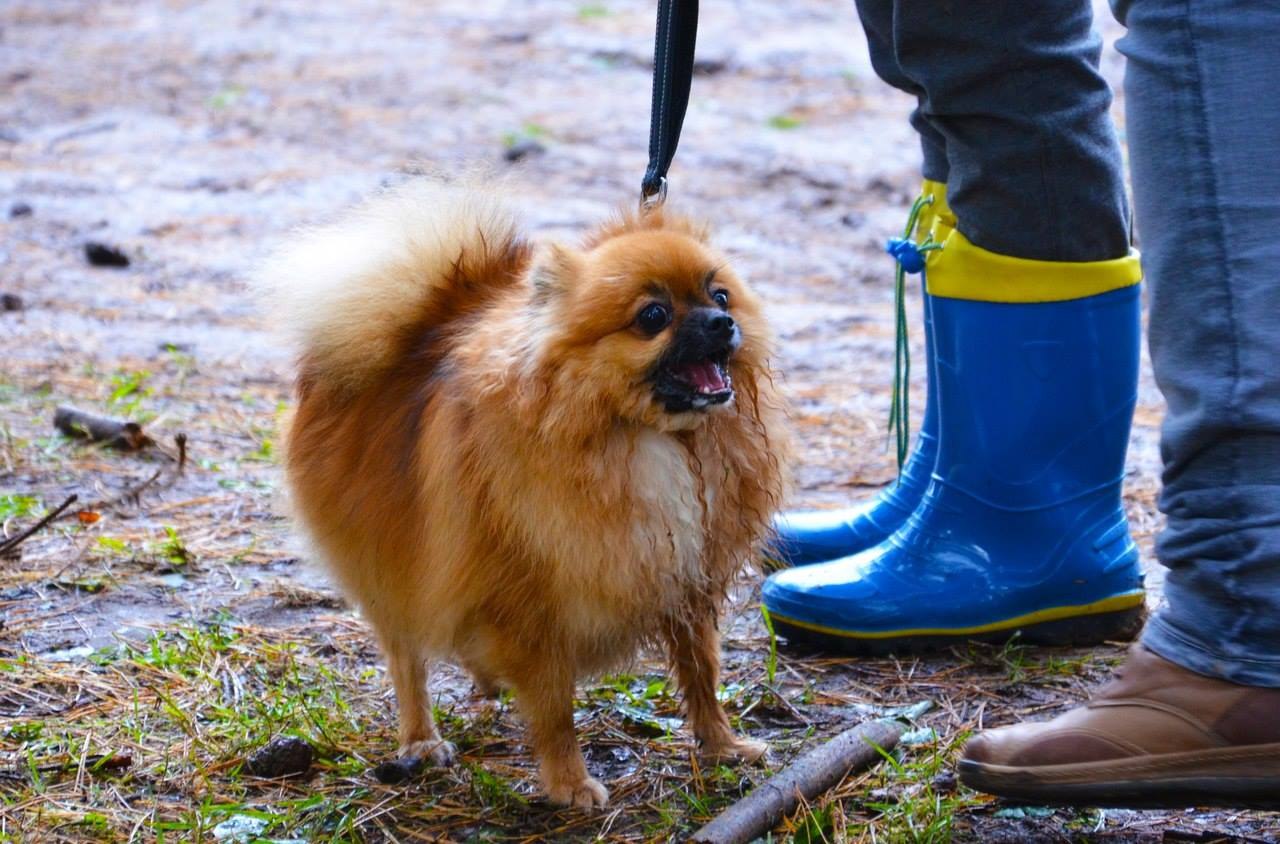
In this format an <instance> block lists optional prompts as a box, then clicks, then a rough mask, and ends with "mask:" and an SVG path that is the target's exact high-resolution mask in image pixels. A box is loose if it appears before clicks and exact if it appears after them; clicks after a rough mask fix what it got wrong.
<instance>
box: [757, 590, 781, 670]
mask: <svg viewBox="0 0 1280 844" xmlns="http://www.w3.org/2000/svg"><path fill="white" fill-rule="evenodd" d="M760 617H761V618H763V619H764V629H765V630H768V631H769V656H768V657H767V658H766V659H765V662H764V676H765V679H766V680H767V681H768V682H769V685H770V686H772V685H773V683H774V679H775V678H776V677H777V675H778V634H777V633H775V632H773V619H772V618H770V617H769V609H768V608H767V607H766V606H765V605H764V604H761V605H760Z"/></svg>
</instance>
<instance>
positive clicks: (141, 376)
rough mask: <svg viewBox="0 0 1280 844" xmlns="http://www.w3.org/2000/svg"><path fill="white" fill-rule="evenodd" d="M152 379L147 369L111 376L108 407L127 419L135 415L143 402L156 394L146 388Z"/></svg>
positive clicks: (118, 372)
mask: <svg viewBox="0 0 1280 844" xmlns="http://www.w3.org/2000/svg"><path fill="white" fill-rule="evenodd" d="M150 378H151V373H150V372H147V371H146V370H145V369H138V370H135V371H133V372H130V371H128V370H123V369H122V370H119V371H117V372H116V373H115V374H113V375H112V376H111V392H110V393H109V394H108V395H107V405H108V406H109V407H111V408H112V409H113V410H115V411H117V412H119V413H121V414H123V415H125V416H127V417H131V416H133V415H135V414H136V413H137V412H138V408H139V407H140V406H141V404H142V402H143V401H144V400H145V399H147V398H149V397H150V396H151V395H152V393H154V390H153V389H152V388H151V387H148V386H146V383H147V380H148V379H150Z"/></svg>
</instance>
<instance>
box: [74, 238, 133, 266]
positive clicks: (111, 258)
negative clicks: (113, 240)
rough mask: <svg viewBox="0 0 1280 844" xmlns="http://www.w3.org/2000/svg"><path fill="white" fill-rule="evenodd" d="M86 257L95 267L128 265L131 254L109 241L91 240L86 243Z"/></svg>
mask: <svg viewBox="0 0 1280 844" xmlns="http://www.w3.org/2000/svg"><path fill="white" fill-rule="evenodd" d="M84 257H85V260H87V261H88V262H89V263H90V264H92V265H93V266H95V267H127V266H129V256H128V255H126V254H124V252H122V251H120V250H119V249H118V248H117V247H115V246H112V245H110V244H108V243H99V242H98V241H96V240H91V241H89V242H88V243H86V244H85V245H84Z"/></svg>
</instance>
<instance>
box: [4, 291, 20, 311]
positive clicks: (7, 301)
mask: <svg viewBox="0 0 1280 844" xmlns="http://www.w3.org/2000/svg"><path fill="white" fill-rule="evenodd" d="M25 307H26V303H25V302H23V301H22V297H21V296H19V295H18V294H17V293H0V311H20V310H22V309H23V308H25Z"/></svg>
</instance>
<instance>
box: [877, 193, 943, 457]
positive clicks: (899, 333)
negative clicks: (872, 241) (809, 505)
mask: <svg viewBox="0 0 1280 844" xmlns="http://www.w3.org/2000/svg"><path fill="white" fill-rule="evenodd" d="M932 204H933V197H932V196H930V195H925V196H921V197H920V198H918V199H917V200H916V201H915V202H914V203H912V205H911V213H909V214H908V215H907V225H906V228H904V229H903V231H902V237H891V238H889V242H888V243H886V244H885V251H886V252H888V253H889V254H890V255H892V256H893V259H894V261H896V262H897V269H896V271H895V272H894V289H893V306H894V312H895V317H894V318H895V320H896V323H897V326H896V331H895V337H894V348H893V396H892V398H891V399H890V403H889V432H890V434H893V435H895V437H896V445H897V456H898V473H899V474H901V473H902V465H903V464H904V463H906V461H907V452H908V450H909V449H910V447H911V421H910V419H909V418H908V413H909V409H910V408H909V399H908V396H907V388H908V386H909V382H910V378H911V350H910V348H909V347H908V345H907V301H906V298H907V297H906V292H907V291H906V276H907V273H911V274H912V275H915V274H916V273H922V272H924V265H925V253H926V252H932V251H934V250H936V249H941V248H942V244H941V243H934V242H933V233H932V232H930V233H929V234H928V235H927V236H926V237H925V239H924V241H923V242H921V243H916V241H915V233H916V227H917V225H918V224H919V222H920V213H921V212H922V211H923V210H924V209H925V208H926V207H927V206H929V205H932Z"/></svg>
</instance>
